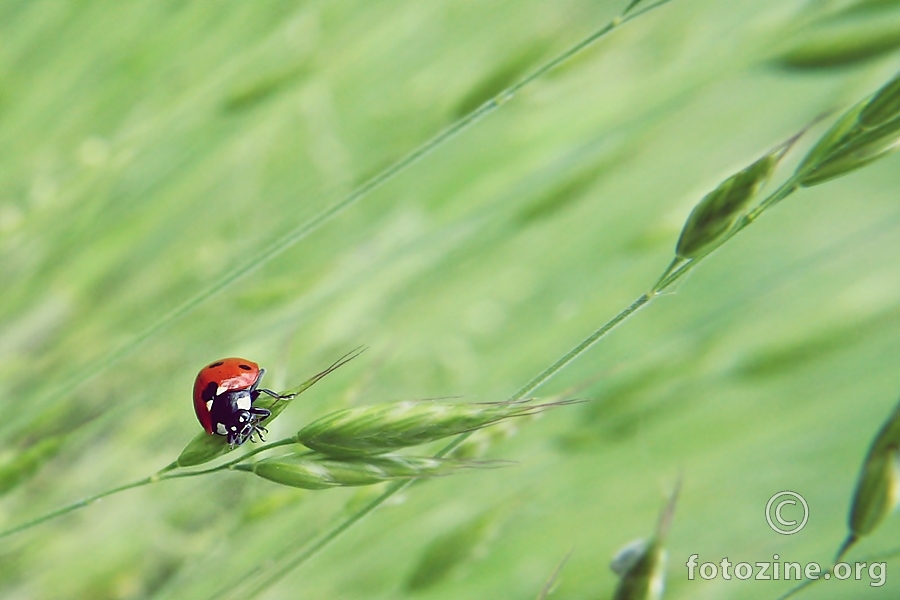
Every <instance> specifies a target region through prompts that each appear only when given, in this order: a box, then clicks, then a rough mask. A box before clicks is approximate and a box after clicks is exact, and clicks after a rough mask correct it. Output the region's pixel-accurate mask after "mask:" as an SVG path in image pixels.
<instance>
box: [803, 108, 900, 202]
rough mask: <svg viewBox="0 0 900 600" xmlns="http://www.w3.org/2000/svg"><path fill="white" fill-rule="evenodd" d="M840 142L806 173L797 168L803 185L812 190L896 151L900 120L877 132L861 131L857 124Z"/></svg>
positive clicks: (899, 137) (898, 142)
mask: <svg viewBox="0 0 900 600" xmlns="http://www.w3.org/2000/svg"><path fill="white" fill-rule="evenodd" d="M840 141H841V142H842V143H839V144H838V145H836V146H835V147H833V148H831V149H830V151H829V152H828V153H827V154H826V155H825V156H823V157H822V158H821V160H819V161H818V162H817V163H814V164H809V165H808V167H807V170H806V171H805V172H801V170H800V169H799V168H798V174H800V173H802V174H800V176H799V177H798V182H799V183H800V185H803V186H806V187H811V186H814V185H818V184H820V183H824V182H826V181H828V180H829V179H834V178H835V177H838V176H840V175H844V174H845V173H849V172H850V171H855V170H856V169H859V168H860V167H863V166H865V165H867V164H869V163H871V162H874V161H876V160H878V159H879V158H881V157H883V156H885V155H887V154H889V153H890V152H893V151H894V150H896V149H897V147H898V146H900V118H897V119H894V120H893V121H888V122H887V123H884V124H882V125H881V126H879V127H876V128H874V129H862V127H861V126H860V125H859V124H858V123H857V125H856V127H854V128H852V129H850V130H849V131H848V132H847V133H846V134H845V135H844V136H843V138H842V139H841V140H840ZM813 150H815V148H813ZM804 162H806V161H804ZM801 166H802V165H801Z"/></svg>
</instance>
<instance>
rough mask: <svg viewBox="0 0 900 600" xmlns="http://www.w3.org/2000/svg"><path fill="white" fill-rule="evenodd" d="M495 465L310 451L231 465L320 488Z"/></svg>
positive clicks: (272, 478)
mask: <svg viewBox="0 0 900 600" xmlns="http://www.w3.org/2000/svg"><path fill="white" fill-rule="evenodd" d="M496 464H497V463H489V462H486V463H475V462H471V461H468V462H467V461H458V460H450V459H440V458H426V457H418V456H400V455H382V456H370V457H365V458H348V459H336V458H330V457H327V456H321V455H314V454H313V455H310V454H306V455H298V454H291V455H287V456H279V457H273V458H266V459H263V460H261V461H259V462H257V463H253V464H240V465H235V466H234V467H233V468H234V469H236V470H239V471H249V472H252V473H255V474H256V475H258V476H259V477H262V478H263V479H268V480H269V481H274V482H275V483H280V484H282V485H289V486H292V487H298V488H303V489H307V490H323V489H327V488H333V487H350V486H360V485H372V484H376V483H382V482H384V481H396V480H398V479H414V478H417V477H434V476H437V475H448V474H450V473H452V472H454V471H457V470H459V469H461V468H466V467H475V466H496Z"/></svg>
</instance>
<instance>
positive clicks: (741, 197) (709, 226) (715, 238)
mask: <svg viewBox="0 0 900 600" xmlns="http://www.w3.org/2000/svg"><path fill="white" fill-rule="evenodd" d="M792 142H793V140H791V142H788V143H787V144H784V145H782V146H779V147H778V148H777V149H775V150H773V151H772V152H770V153H768V154H766V155H765V156H763V157H762V158H760V159H759V160H757V161H756V162H754V163H753V164H752V165H750V166H749V167H747V168H746V169H743V170H742V171H739V172H738V173H735V174H734V175H732V176H731V177H729V178H728V179H726V180H725V181H723V182H722V183H720V184H719V186H718V187H717V188H716V189H714V190H713V191H711V192H710V193H708V194H707V195H706V196H704V197H703V199H702V200H700V202H699V203H698V204H697V206H695V207H694V210H692V211H691V214H690V215H689V216H688V218H687V221H686V222H685V224H684V228H683V229H682V230H681V236H680V237H679V238H678V243H677V245H676V246H675V254H676V255H677V256H679V257H680V258H697V257H699V256H702V255H703V254H706V253H707V252H708V251H709V250H711V249H712V248H714V247H715V246H716V245H717V244H718V243H719V242H721V241H722V240H723V239H724V237H725V234H727V233H728V231H729V230H730V229H731V228H732V227H733V226H734V224H735V223H736V222H737V220H738V219H739V218H740V217H741V216H743V215H744V213H745V212H746V210H747V205H748V204H749V203H750V201H751V200H752V199H753V197H754V196H755V195H756V192H757V191H758V190H759V188H760V187H762V185H763V184H764V183H765V182H766V181H767V180H768V179H769V177H770V176H771V175H772V171H774V169H775V167H776V166H777V165H778V162H779V161H780V160H781V157H782V156H784V154H785V152H786V151H787V149H788V148H789V147H790V145H791V143H792Z"/></svg>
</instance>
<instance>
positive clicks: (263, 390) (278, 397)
mask: <svg viewBox="0 0 900 600" xmlns="http://www.w3.org/2000/svg"><path fill="white" fill-rule="evenodd" d="M253 391H254V392H255V393H256V394H257V396H258V395H259V394H265V395H266V396H271V397H273V398H275V399H276V400H288V399H290V398H293V397H294V396H295V394H285V395H284V396H282V395H281V394H276V393H275V392H273V391H272V390H267V389H266V388H259V389H258V390H253Z"/></svg>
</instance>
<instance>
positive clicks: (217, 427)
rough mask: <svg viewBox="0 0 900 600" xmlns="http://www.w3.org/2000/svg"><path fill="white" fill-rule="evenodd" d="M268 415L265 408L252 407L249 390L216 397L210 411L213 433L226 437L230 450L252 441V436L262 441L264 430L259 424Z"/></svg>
mask: <svg viewBox="0 0 900 600" xmlns="http://www.w3.org/2000/svg"><path fill="white" fill-rule="evenodd" d="M270 414H271V412H270V411H268V410H267V409H265V408H259V407H256V406H253V393H252V392H251V391H249V390H234V391H229V392H225V393H224V394H221V395H219V396H216V397H215V398H214V399H213V401H212V409H211V410H210V416H211V419H212V426H213V431H214V432H215V433H217V434H219V435H224V436H227V437H228V443H229V444H230V445H231V447H232V448H233V447H234V446H240V445H241V444H243V443H244V442H246V441H247V440H251V441H252V439H253V435H254V434H256V435H258V436H259V439H260V441H264V440H263V433H266V429H265V427H263V426H262V425H260V422H261V421H262V420H263V419H265V418H266V417H268V416H269V415H270Z"/></svg>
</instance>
